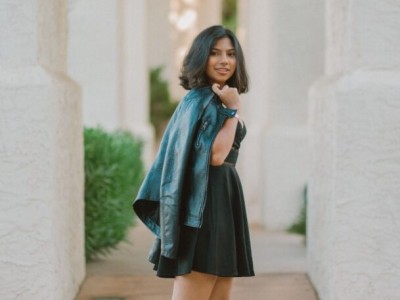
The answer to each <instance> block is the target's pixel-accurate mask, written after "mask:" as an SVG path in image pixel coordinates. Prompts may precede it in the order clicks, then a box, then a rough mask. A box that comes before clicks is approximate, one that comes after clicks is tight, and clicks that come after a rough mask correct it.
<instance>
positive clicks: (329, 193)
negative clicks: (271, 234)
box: [307, 0, 400, 300]
mask: <svg viewBox="0 0 400 300" xmlns="http://www.w3.org/2000/svg"><path fill="white" fill-rule="evenodd" d="M325 13H326V41H327V47H326V58H325V61H326V69H325V76H324V77H322V78H321V79H320V80H319V81H318V82H317V83H316V84H315V85H314V86H313V88H312V90H311V96H310V98H311V101H312V103H313V105H312V110H311V116H312V128H313V140H312V141H313V142H312V146H313V153H314V155H313V167H312V176H311V184H310V205H309V210H308V214H309V219H308V242H307V245H308V260H309V273H310V276H311V279H312V281H313V283H314V285H315V287H316V289H317V291H318V293H319V295H320V298H321V299H323V300H361V299H362V300H368V299H371V300H372V299H397V298H398V297H399V295H400V285H399V282H400V251H399V249H400V239H399V228H400V201H399V199H400V188H399V186H400V147H399V136H400V101H399V99H400V56H399V53H400V39H399V35H398V28H399V26H400V22H399V21H400V3H399V2H397V1H373V0H364V1H361V0H356V1H350V0H340V1H339V0H328V1H327V6H326V11H325Z"/></svg>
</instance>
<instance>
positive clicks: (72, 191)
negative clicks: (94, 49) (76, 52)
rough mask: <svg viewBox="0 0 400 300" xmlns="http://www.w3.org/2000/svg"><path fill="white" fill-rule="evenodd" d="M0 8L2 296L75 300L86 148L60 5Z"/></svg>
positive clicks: (80, 265) (63, 5)
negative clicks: (68, 66) (69, 71)
mask: <svg viewBox="0 0 400 300" xmlns="http://www.w3.org/2000/svg"><path fill="white" fill-rule="evenodd" d="M0 12H1V13H0V27H1V28H2V30H0V35H1V38H0V39H1V41H2V47H1V55H0V65H1V68H0V236H1V239H0V257H1V260H0V298H1V299H13V300H14V299H16V300H18V299H23V300H25V299H55V300H66V299H74V297H75V294H76V293H77V290H78V288H79V285H80V283H81V282H82V280H83V277H84V272H85V271H84V267H85V264H84V244H83V154H82V153H83V151H82V124H81V107H80V90H79V88H78V87H77V86H76V85H75V84H74V83H73V82H71V81H70V80H69V79H68V77H67V76H65V73H64V68H65V53H66V49H65V32H66V27H65V24H66V19H65V17H66V2H65V1H61V0H58V1H53V0H48V1H28V2H27V1H23V0H20V1H15V0H10V1H2V2H1V4H0ZM3 29H4V30H3Z"/></svg>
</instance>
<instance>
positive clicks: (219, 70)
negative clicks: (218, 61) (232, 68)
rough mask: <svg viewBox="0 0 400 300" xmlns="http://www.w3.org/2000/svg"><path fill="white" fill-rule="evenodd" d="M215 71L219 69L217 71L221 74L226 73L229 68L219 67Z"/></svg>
mask: <svg viewBox="0 0 400 300" xmlns="http://www.w3.org/2000/svg"><path fill="white" fill-rule="evenodd" d="M215 71H217V73H218V74H221V75H226V74H228V73H229V69H226V68H218V69H215Z"/></svg>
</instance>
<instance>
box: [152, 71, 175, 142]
mask: <svg viewBox="0 0 400 300" xmlns="http://www.w3.org/2000/svg"><path fill="white" fill-rule="evenodd" d="M162 71H163V67H162V66H161V67H157V68H154V69H151V70H150V122H151V124H152V125H153V126H154V130H155V133H156V138H157V140H159V139H160V138H161V135H162V134H163V131H164V127H165V125H166V124H167V122H168V120H169V119H170V117H171V115H172V113H173V112H174V110H175V108H176V105H177V102H172V101H171V96H170V93H169V89H168V83H167V81H166V80H164V79H162V77H161V73H162Z"/></svg>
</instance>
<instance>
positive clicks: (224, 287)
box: [210, 277, 233, 300]
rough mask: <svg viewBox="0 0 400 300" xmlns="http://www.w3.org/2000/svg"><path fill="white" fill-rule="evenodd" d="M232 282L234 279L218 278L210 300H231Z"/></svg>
mask: <svg viewBox="0 0 400 300" xmlns="http://www.w3.org/2000/svg"><path fill="white" fill-rule="evenodd" d="M232 282H233V278H232V277H218V278H217V280H216V281H215V285H214V288H213V290H212V292H211V296H210V300H229V299H230V296H231V289H232Z"/></svg>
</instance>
